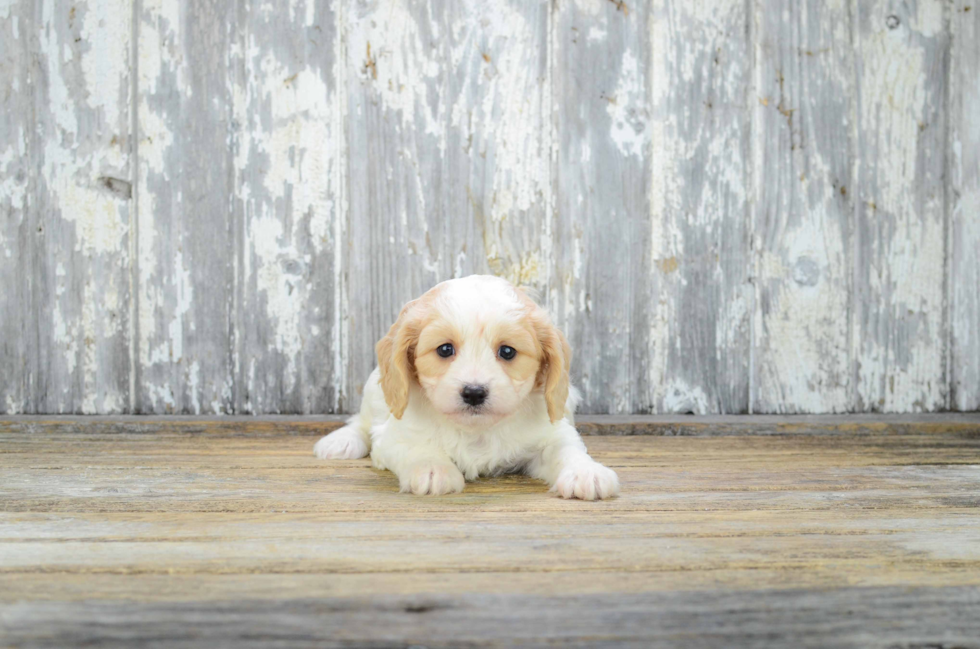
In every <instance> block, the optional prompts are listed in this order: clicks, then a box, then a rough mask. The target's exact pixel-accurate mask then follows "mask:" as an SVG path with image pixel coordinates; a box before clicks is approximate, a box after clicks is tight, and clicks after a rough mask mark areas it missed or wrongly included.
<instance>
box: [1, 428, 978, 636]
mask: <svg viewBox="0 0 980 649" xmlns="http://www.w3.org/2000/svg"><path fill="white" fill-rule="evenodd" d="M134 419H135V421H134ZM973 419H974V420H975V419H976V418H975V417H974V418H973ZM138 421H139V419H136V418H129V419H109V420H106V421H104V422H103V423H98V422H93V423H88V424H86V423H85V420H77V419H75V420H72V419H68V420H63V422H62V424H58V423H49V424H46V423H42V420H41V419H40V418H18V419H16V420H4V421H3V422H0V424H2V426H0V471H2V472H3V475H4V480H3V482H2V484H0V586H2V587H0V632H2V634H3V639H4V641H5V642H6V643H9V644H11V645H13V646H39V647H40V646H65V645H77V644H81V643H85V644H88V645H91V646H123V645H131V644H133V643H142V644H149V645H153V644H154V643H157V644H160V645H161V646H162V645H168V646H172V645H177V646H181V645H184V644H195V643H197V644H200V643H203V642H207V643H209V644H212V645H214V646H226V645H228V646H230V645H236V646H271V645H275V644H276V643H286V644H290V645H297V646H303V644H304V643H313V644H319V645H325V646H334V645H332V644H331V643H336V644H337V646H339V645H340V644H343V645H344V646H381V645H384V646H392V645H395V646H403V645H406V646H407V645H409V644H421V645H424V646H459V644H461V643H465V644H467V645H468V646H469V645H473V646H503V645H507V646H541V645H542V644H543V643H545V642H552V643H554V642H557V641H561V642H562V643H563V644H567V645H568V646H590V645H591V644H594V643H595V642H597V640H596V638H601V639H602V644H604V645H605V644H611V645H617V644H618V645H621V646H649V645H650V644H651V643H653V644H657V643H660V644H662V645H664V646H674V645H677V646H681V645H683V646H691V645H692V644H695V645H698V646H731V645H732V644H739V643H750V644H759V645H767V644H769V645H772V646H785V645H786V644H794V643H796V644H800V643H802V644H804V645H806V646H827V645H835V646H866V645H867V644H868V643H869V642H872V641H873V643H875V644H880V643H886V646H892V645H901V646H911V645H914V644H916V643H919V644H922V643H926V644H928V643H935V642H938V641H940V640H941V641H944V642H947V643H951V642H962V643H965V644H963V645H962V646H970V645H969V641H971V640H970V639H971V638H975V637H976V633H978V632H980V627H978V626H977V624H978V622H977V621H978V620H980V616H978V613H980V590H978V588H980V552H978V550H977V548H978V547H980V532H978V530H980V516H978V514H977V511H978V510H977V506H978V504H980V501H978V497H977V491H976V484H977V480H978V478H980V465H978V463H977V458H978V457H980V454H978V452H980V437H978V435H977V429H976V421H973V426H974V428H973V429H966V428H960V429H955V428H951V429H948V430H941V429H938V428H933V429H932V430H930V429H929V428H928V427H927V426H926V424H925V423H924V424H922V428H921V429H916V428H915V427H914V426H913V423H912V422H911V420H907V421H906V423H907V424H908V425H909V427H908V428H905V429H896V428H892V429H886V428H878V429H877V430H875V426H873V425H870V424H869V425H866V426H865V427H864V428H862V429H860V430H855V431H853V432H848V431H847V430H846V429H844V428H843V426H841V427H838V429H837V430H836V432H835V433H834V434H833V435H831V436H828V435H815V434H810V433H803V434H800V433H796V434H778V435H754V436H753V435H749V436H746V435H728V434H723V435H719V436H715V435H711V434H710V433H709V434H708V435H707V436H702V437H663V436H661V437H653V436H646V437H637V436H634V437H615V436H604V437H590V438H588V439H587V442H588V446H589V448H590V450H591V452H592V453H593V455H594V456H595V457H596V458H597V459H599V460H600V461H603V462H605V463H607V464H608V465H609V466H612V467H615V468H616V470H617V471H618V472H619V474H620V476H621V478H622V480H623V483H624V489H623V494H622V496H621V497H620V498H617V499H615V500H611V501H607V502H597V503H585V502H578V501H563V500H560V499H557V498H554V497H552V496H550V495H549V494H548V493H547V488H546V487H545V486H544V485H543V484H541V483H539V482H537V481H534V480H530V479H527V478H524V477H519V476H510V477H504V478H497V479H482V480H479V481H477V482H475V483H471V484H468V485H467V488H466V491H464V492H463V493H462V494H458V495H454V496H448V497H443V498H418V497H411V496H407V495H404V494H399V493H397V481H396V480H395V478H394V477H393V476H392V475H391V474H390V473H387V472H380V471H376V470H373V469H371V468H370V466H369V463H368V462H367V461H366V460H356V461H342V462H324V461H320V460H317V459H315V458H314V457H313V456H312V452H311V450H312V445H313V442H314V441H315V440H316V439H317V436H318V435H319V433H320V432H322V430H316V429H315V428H314V426H321V427H322V426H329V425H335V424H333V423H332V422H327V421H320V422H310V421H307V422H305V424H304V422H302V421H299V420H294V421H292V422H289V421H283V420H273V421H262V420H257V421H256V420H253V421H252V423H251V424H250V425H247V424H246V423H245V422H244V421H240V422H232V424H231V425H229V424H227V423H226V424H222V425H218V424H217V423H215V420H210V421H206V420H205V421H204V422H203V424H202V423H200V422H199V423H194V422H193V421H187V422H186V423H185V424H184V425H183V426H182V425H180V424H179V422H180V421H181V420H180V419H179V418H178V419H176V422H178V423H174V422H175V420H174V419H165V420H162V421H158V422H154V421H153V420H149V421H148V422H147V421H146V420H143V421H144V422H145V423H144V425H143V427H140V425H139V424H138V423H137V422H138ZM953 423H956V422H953ZM959 423H961V424H962V423H965V422H962V421H961V422H959ZM934 425H935V426H938V425H939V423H938V421H937V422H934ZM236 426H238V427H239V428H240V429H236ZM289 426H292V428H290V427H289ZM719 426H720V428H724V425H723V424H719ZM763 629H764V630H765V634H764V635H759V634H761V633H762V630H763ZM803 639H805V642H803ZM644 643H646V644H644Z"/></svg>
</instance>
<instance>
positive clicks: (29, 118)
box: [0, 3, 40, 413]
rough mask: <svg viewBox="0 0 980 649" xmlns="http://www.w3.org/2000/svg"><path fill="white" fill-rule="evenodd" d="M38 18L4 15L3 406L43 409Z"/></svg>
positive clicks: (27, 11) (0, 186)
mask: <svg viewBox="0 0 980 649" xmlns="http://www.w3.org/2000/svg"><path fill="white" fill-rule="evenodd" d="M34 25H35V17H34V15H33V14H32V12H31V6H30V5H28V4H27V3H22V4H18V5H15V6H13V7H10V8H8V9H7V12H6V15H5V16H3V20H0V71H2V74H0V102H2V110H3V112H4V117H3V119H2V120H0V178H2V180H0V286H3V290H2V291H0V366H2V367H5V368H7V371H4V372H0V412H7V413H18V412H35V411H36V407H35V402H34V394H36V387H37V386H36V383H35V381H36V380H37V377H38V376H39V371H38V355H37V354H38V348H37V342H38V341H37V338H36V337H37V326H36V321H37V316H36V314H35V311H36V309H37V308H38V305H37V304H36V298H35V293H36V292H35V286H36V279H35V277H34V275H33V273H25V272H23V271H22V269H23V268H32V267H33V265H34V264H33V261H32V260H33V257H34V251H35V245H34V240H35V239H36V238H37V237H38V236H39V234H40V233H39V232H38V228H39V227H40V225H39V224H38V223H37V214H36V210H34V209H32V206H33V203H34V201H35V199H34V192H35V191H36V182H37V181H36V180H35V178H34V174H33V173H32V168H33V161H34V159H35V154H36V151H35V146H36V142H35V140H34V138H33V136H32V134H33V133H34V130H35V118H34V97H35V92H36V89H35V84H36V82H37V75H36V74H34V75H32V74H31V71H32V68H31V67H30V66H28V65H26V63H25V62H26V61H27V60H28V59H29V57H30V55H31V51H32V49H36V42H34V36H33V35H34V34H35V32H36V31H37V30H36V29H34Z"/></svg>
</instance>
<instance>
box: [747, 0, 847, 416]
mask: <svg viewBox="0 0 980 649" xmlns="http://www.w3.org/2000/svg"><path fill="white" fill-rule="evenodd" d="M755 11H756V24H757V27H756V29H757V33H756V39H757V41H756V42H757V43H758V46H757V48H756V75H757V80H758V87H757V89H756V91H755V92H756V93H758V96H757V97H750V100H751V105H752V110H753V113H754V128H755V129H756V131H757V132H758V133H759V137H758V139H757V140H756V141H757V144H756V145H755V147H754V160H753V166H754V187H753V194H754V196H755V200H754V205H753V234H752V237H753V251H754V254H755V255H756V257H755V259H754V263H755V265H756V270H755V282H756V287H757V304H756V313H755V322H754V325H753V326H754V327H755V332H754V336H753V340H754V341H755V342H754V349H753V359H754V362H753V368H752V371H753V376H754V394H753V395H752V412H794V413H795V412H847V411H849V410H850V409H851V406H852V402H851V387H852V386H851V359H850V339H849V335H850V329H849V322H850V321H849V317H850V310H849V307H850V302H849V295H850V286H849V282H850V279H851V273H850V272H849V271H848V269H849V268H850V261H851V256H850V253H849V247H850V238H849V237H850V226H851V214H852V213H853V211H854V206H853V202H852V196H853V195H854V191H853V190H854V183H853V181H852V176H851V174H852V170H853V162H854V155H855V151H854V148H855V147H854V142H853V140H852V134H853V133H852V129H851V128H850V124H851V123H853V121H854V118H855V115H854V113H855V111H854V108H855V105H854V103H853V96H854V60H853V59H854V55H853V52H852V50H851V47H850V43H851V23H850V9H849V8H848V7H847V6H846V5H844V4H841V3H835V2H826V1H824V0H815V1H813V2H803V3H792V4H790V5H785V4H784V3H781V2H765V3H761V4H758V5H756V9H755ZM849 191H850V194H849V193H848V192H849Z"/></svg>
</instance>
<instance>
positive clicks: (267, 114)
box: [231, 0, 347, 413]
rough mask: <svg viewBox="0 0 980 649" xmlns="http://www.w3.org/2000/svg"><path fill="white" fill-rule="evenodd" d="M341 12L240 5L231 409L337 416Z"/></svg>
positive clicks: (306, 4)
mask: <svg viewBox="0 0 980 649" xmlns="http://www.w3.org/2000/svg"><path fill="white" fill-rule="evenodd" d="M338 4H339V3H337V2H333V3H325V2H313V1H312V0H306V1H299V2H297V1H295V0H294V1H293V2H290V3H289V5H288V7H283V8H281V10H280V9H279V8H274V7H273V5H270V4H268V3H262V2H245V3H243V5H242V6H241V7H240V9H239V11H240V14H239V16H238V21H239V23H238V25H237V38H238V39H239V40H238V42H237V43H236V48H237V49H236V51H235V53H234V54H233V55H232V60H233V61H234V62H235V65H236V66H239V68H238V75H239V76H238V77H237V78H236V79H235V81H234V83H233V85H232V88H231V94H232V97H233V99H234V117H233V128H234V129H235V133H234V142H235V147H236V151H235V160H234V165H235V171H234V173H235V186H234V194H235V195H234V199H233V200H234V202H235V205H236V210H235V213H236V218H241V219H243V220H244V234H243V236H244V241H243V244H242V245H243V246H244V248H243V253H242V254H243V257H242V260H241V265H240V267H239V268H238V272H239V273H240V274H241V275H240V277H239V278H238V279H237V281H238V282H239V286H238V290H239V291H240V295H239V296H238V297H237V299H238V300H239V301H240V307H239V308H240V309H241V313H240V314H239V315H238V317H239V318H240V324H239V325H238V327H239V331H238V332H237V336H236V337H237V340H236V344H237V346H238V347H237V349H236V357H235V366H236V367H235V372H236V373H235V378H234V379H233V383H234V384H235V386H236V387H237V389H238V392H237V394H236V401H235V409H236V411H237V412H243V413H311V412H337V411H338V409H339V408H340V403H341V399H342V388H341V387H340V386H341V384H342V382H343V380H344V376H345V373H346V367H344V364H345V361H346V354H345V352H344V345H345V340H344V337H345V334H344V332H343V318H344V316H345V311H344V304H343V289H344V263H345V259H346V251H345V250H344V247H345V243H346V241H345V234H344V231H345V228H346V218H347V214H346V205H345V200H346V196H345V191H346V188H345V185H344V183H345V179H344V170H345V169H344V162H343V161H342V158H341V155H342V151H343V139H344V134H343V124H344V119H345V117H344V116H345V110H346V105H344V104H343V103H342V101H341V98H342V97H343V96H344V95H343V93H341V92H339V90H338V84H339V83H340V81H339V79H338V76H339V75H340V69H341V61H340V60H339V52H340V51H341V48H340V44H339V43H338V38H339V36H338V34H337V20H338V8H337V6H338Z"/></svg>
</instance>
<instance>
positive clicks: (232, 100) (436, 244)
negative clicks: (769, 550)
mask: <svg viewBox="0 0 980 649" xmlns="http://www.w3.org/2000/svg"><path fill="white" fill-rule="evenodd" d="M972 4H973V0H903V1H901V2H899V1H897V0H801V1H799V2H795V1H794V2H788V1H783V0H652V1H648V2H638V1H636V0H622V1H620V0H551V1H550V2H549V1H530V0H511V1H503V0H501V1H499V2H485V1H482V0H424V1H418V2H415V1H410V0H333V1H332V2H313V0H306V1H304V0H291V1H290V2H288V3H271V2H259V1H257V0H236V2H218V1H217V0H195V1H193V2H179V1H177V0H101V1H98V2H97V1H95V0H90V1H89V2H68V1H62V0H58V1H55V0H20V1H18V0H0V102H2V107H0V109H2V116H3V119H2V120H0V412H6V413H16V412H44V413H56V412H79V413H94V412H100V413H118V412H142V413H171V412H173V413H260V412H261V413H275V412H291V413H306V412H345V411H350V410H352V409H353V408H356V406H357V404H358V402H359V388H360V384H361V382H362V381H363V380H364V379H365V377H366V376H367V374H368V372H369V371H370V369H371V367H372V366H373V362H374V359H373V345H374V342H375V341H376V340H377V339H378V338H379V337H380V336H381V335H382V334H383V332H384V331H385V330H386V329H387V327H388V326H389V324H390V323H391V321H392V320H393V318H394V317H395V315H396V313H397V311H398V309H399V307H400V306H401V304H402V303H404V302H405V301H406V300H408V299H410V298H411V297H413V296H416V295H418V294H419V293H421V292H422V291H424V290H425V289H427V288H428V287H430V286H432V285H433V284H435V283H436V282H438V281H440V280H442V279H446V278H449V277H454V276H459V275H464V274H469V273H474V272H484V273H485V272H491V273H496V274H499V275H503V276H505V277H508V278H510V279H512V280H514V281H520V282H522V283H525V284H529V285H531V286H534V287H536V288H537V289H538V290H539V291H540V293H541V295H542V299H543V300H544V301H545V302H546V303H547V304H548V306H549V307H550V309H551V310H552V312H553V313H554V315H555V317H556V319H557V321H558V322H559V323H560V325H561V326H562V327H563V328H564V329H565V330H566V332H567V333H568V335H569V337H570V339H571V341H572V344H573V346H574V349H575V351H576V362H575V379H576V381H577V382H578V383H579V384H580V385H581V386H582V387H583V389H584V392H585V395H586V403H585V410H586V411H588V412H596V413H601V412H614V413H626V412H687V411H693V412H698V413H713V412H733V413H740V412H843V411H919V410H925V411H929V410H942V409H957V410H973V409H978V408H980V168H978V167H980V45H978V43H980V6H976V7H974V6H971V5H972Z"/></svg>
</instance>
